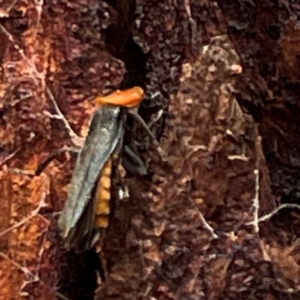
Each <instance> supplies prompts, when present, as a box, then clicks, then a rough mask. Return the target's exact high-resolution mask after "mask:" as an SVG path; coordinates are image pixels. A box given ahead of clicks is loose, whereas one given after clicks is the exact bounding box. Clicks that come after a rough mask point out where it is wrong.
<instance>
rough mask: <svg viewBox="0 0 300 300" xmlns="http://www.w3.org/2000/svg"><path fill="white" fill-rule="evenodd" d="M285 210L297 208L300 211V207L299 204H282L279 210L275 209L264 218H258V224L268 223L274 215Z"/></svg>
mask: <svg viewBox="0 0 300 300" xmlns="http://www.w3.org/2000/svg"><path fill="white" fill-rule="evenodd" d="M284 208H297V209H300V205H299V204H293V203H285V204H282V205H280V206H278V207H277V208H275V209H274V210H272V211H271V212H270V213H268V214H266V215H264V216H263V217H260V218H258V219H257V222H258V223H260V222H264V221H267V220H269V219H271V218H272V217H273V216H274V215H276V214H277V213H278V212H279V211H280V210H282V209H284ZM253 224H254V221H252V222H248V223H246V225H253Z"/></svg>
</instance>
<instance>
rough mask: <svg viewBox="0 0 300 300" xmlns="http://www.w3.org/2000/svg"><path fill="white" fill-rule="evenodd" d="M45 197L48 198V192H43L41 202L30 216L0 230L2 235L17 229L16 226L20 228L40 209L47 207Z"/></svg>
mask: <svg viewBox="0 0 300 300" xmlns="http://www.w3.org/2000/svg"><path fill="white" fill-rule="evenodd" d="M45 199H46V193H43V194H42V198H41V200H40V203H39V205H38V207H37V208H36V209H35V210H33V211H32V212H31V214H30V215H29V216H28V217H26V218H24V219H23V220H21V221H20V222H18V223H16V224H14V225H13V226H11V227H9V228H7V229H5V230H4V231H2V232H0V237H2V236H4V235H5V234H7V233H9V232H11V231H12V230H14V229H16V228H18V227H20V226H22V225H24V224H25V223H27V222H28V221H29V220H30V219H32V218H33V217H35V216H36V215H38V213H39V211H40V209H41V208H42V207H45V206H46V202H45Z"/></svg>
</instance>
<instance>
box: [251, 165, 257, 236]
mask: <svg viewBox="0 0 300 300" xmlns="http://www.w3.org/2000/svg"><path fill="white" fill-rule="evenodd" d="M253 173H254V175H255V196H254V199H253V208H254V213H253V221H252V223H253V226H254V231H255V232H256V233H259V225H258V212H259V170H258V169H255V170H254V172H253Z"/></svg>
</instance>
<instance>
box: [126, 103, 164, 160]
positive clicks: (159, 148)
mask: <svg viewBox="0 0 300 300" xmlns="http://www.w3.org/2000/svg"><path fill="white" fill-rule="evenodd" d="M129 113H130V114H132V115H133V117H134V118H135V119H136V120H137V121H138V123H140V124H141V125H142V127H143V128H144V129H145V130H146V132H147V134H148V135H149V137H150V138H151V140H152V143H153V145H154V146H155V147H156V150H157V152H158V154H159V155H160V157H161V159H162V160H163V161H164V162H166V161H168V157H167V154H166V153H165V151H164V150H163V149H162V147H161V145H160V143H159V141H158V140H157V139H156V137H155V135H154V134H153V132H152V131H151V130H150V128H149V126H148V125H147V124H146V123H145V121H144V120H143V118H142V117H141V116H140V115H139V114H138V113H137V111H136V109H130V110H129Z"/></svg>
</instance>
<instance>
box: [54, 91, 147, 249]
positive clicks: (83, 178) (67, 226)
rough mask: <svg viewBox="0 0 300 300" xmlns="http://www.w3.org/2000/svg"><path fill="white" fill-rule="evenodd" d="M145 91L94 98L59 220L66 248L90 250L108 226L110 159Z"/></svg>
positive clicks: (118, 146) (117, 92) (121, 92)
mask: <svg viewBox="0 0 300 300" xmlns="http://www.w3.org/2000/svg"><path fill="white" fill-rule="evenodd" d="M143 96H144V91H143V89H142V88H140V87H134V88H131V89H128V90H125V91H116V92H114V93H112V94H110V95H108V96H104V97H97V98H96V102H97V104H98V105H100V107H99V108H98V109H97V110H96V111H95V112H94V114H93V116H92V120H91V124H90V128H89V132H88V135H87V137H86V139H85V142H84V144H83V147H82V149H81V151H80V153H79V156H78V158H77V162H76V165H75V169H74V172H73V176H72V180H71V187H70V191H69V195H68V198H67V201H66V204H65V208H64V210H63V211H62V214H61V216H60V218H59V227H60V229H61V230H62V236H63V238H64V240H65V246H66V248H67V249H70V248H75V250H76V251H77V252H80V251H84V250H87V249H89V248H91V247H92V246H93V245H94V243H95V239H96V238H97V236H99V235H98V234H99V230H100V229H103V228H106V227H107V226H108V215H109V213H110V187H111V167H112V156H113V154H114V153H116V152H119V150H120V147H121V144H122V137H123V133H124V125H125V119H126V110H125V109H124V108H126V107H127V108H128V107H129V108H131V107H134V106H137V105H138V104H139V103H140V102H141V101H142V99H143Z"/></svg>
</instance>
